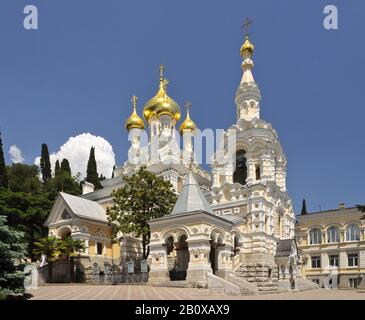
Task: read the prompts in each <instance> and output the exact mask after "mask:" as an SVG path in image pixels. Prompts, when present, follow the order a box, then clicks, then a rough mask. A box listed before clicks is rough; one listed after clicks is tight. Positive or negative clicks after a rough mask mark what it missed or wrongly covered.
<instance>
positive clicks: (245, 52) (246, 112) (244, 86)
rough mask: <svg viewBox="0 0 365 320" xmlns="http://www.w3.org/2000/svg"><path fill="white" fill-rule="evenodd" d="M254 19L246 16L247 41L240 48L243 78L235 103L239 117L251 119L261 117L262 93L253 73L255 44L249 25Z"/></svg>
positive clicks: (244, 26)
mask: <svg viewBox="0 0 365 320" xmlns="http://www.w3.org/2000/svg"><path fill="white" fill-rule="evenodd" d="M251 24H252V21H251V20H250V19H248V18H246V20H245V23H244V25H243V28H244V31H245V41H244V43H243V45H242V47H241V49H240V54H241V57H242V59H243V61H242V65H241V67H242V72H243V73H242V79H241V82H240V85H239V87H238V89H237V92H236V98H235V103H236V106H237V119H238V120H241V119H244V120H246V121H251V120H252V119H254V118H257V119H258V118H260V100H261V93H260V89H259V87H258V85H257V84H256V82H255V79H254V77H253V74H252V69H253V67H254V63H253V60H252V56H253V53H254V45H253V44H252V43H251V42H250V39H249V34H248V27H249V26H250V25H251Z"/></svg>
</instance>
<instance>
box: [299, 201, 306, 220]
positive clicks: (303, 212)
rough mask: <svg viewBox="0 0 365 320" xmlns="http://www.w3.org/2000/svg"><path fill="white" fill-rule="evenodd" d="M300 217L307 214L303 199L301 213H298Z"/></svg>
mask: <svg viewBox="0 0 365 320" xmlns="http://www.w3.org/2000/svg"><path fill="white" fill-rule="evenodd" d="M300 214H301V215H302V216H304V215H306V214H308V212H307V204H306V203H305V199H303V203H302V211H301V213H300Z"/></svg>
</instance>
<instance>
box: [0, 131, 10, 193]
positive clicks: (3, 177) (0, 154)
mask: <svg viewBox="0 0 365 320" xmlns="http://www.w3.org/2000/svg"><path fill="white" fill-rule="evenodd" d="M7 187H8V175H7V173H6V165H5V159H4V151H3V141H2V139H1V132H0V188H7Z"/></svg>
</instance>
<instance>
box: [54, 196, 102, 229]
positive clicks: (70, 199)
mask: <svg viewBox="0 0 365 320" xmlns="http://www.w3.org/2000/svg"><path fill="white" fill-rule="evenodd" d="M60 196H61V197H62V199H63V200H64V201H65V202H66V204H67V205H68V207H69V208H70V209H71V211H72V213H74V214H75V215H76V216H78V217H80V218H85V219H91V220H98V221H102V222H108V219H107V216H106V212H105V209H104V208H103V207H102V206H101V205H100V204H99V203H97V202H95V201H91V200H87V199H83V198H81V197H77V196H72V195H70V194H68V193H64V192H60Z"/></svg>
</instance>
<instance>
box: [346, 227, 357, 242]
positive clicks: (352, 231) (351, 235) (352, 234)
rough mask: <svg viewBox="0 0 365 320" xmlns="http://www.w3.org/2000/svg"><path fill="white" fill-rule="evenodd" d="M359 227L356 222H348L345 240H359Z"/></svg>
mask: <svg viewBox="0 0 365 320" xmlns="http://www.w3.org/2000/svg"><path fill="white" fill-rule="evenodd" d="M359 240H360V229H359V227H358V226H357V225H356V224H350V225H349V226H348V227H347V228H346V241H359Z"/></svg>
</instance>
